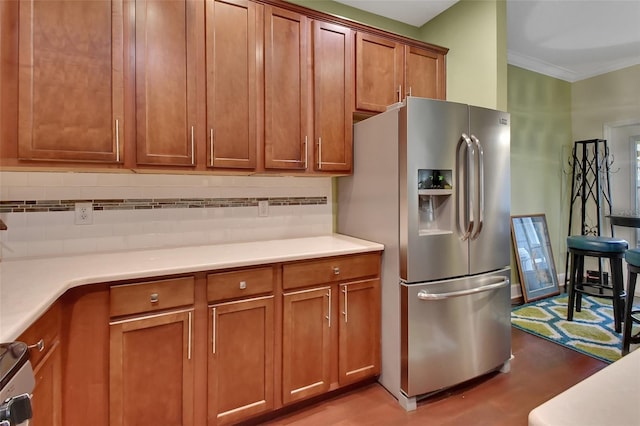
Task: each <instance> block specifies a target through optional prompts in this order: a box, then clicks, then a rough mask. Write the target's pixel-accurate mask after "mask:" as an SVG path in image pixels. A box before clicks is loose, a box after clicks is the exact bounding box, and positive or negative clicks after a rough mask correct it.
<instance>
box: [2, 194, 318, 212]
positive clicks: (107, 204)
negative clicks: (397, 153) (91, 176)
mask: <svg viewBox="0 0 640 426" xmlns="http://www.w3.org/2000/svg"><path fill="white" fill-rule="evenodd" d="M258 201H268V202H269V205H270V206H301V205H323V204H327V197H325V196H322V197H248V198H131V199H113V200H24V201H0V213H32V212H66V211H73V210H75V204H76V203H92V204H93V210H145V209H147V210H148V209H171V208H173V209H175V208H178V209H184V208H188V209H198V208H224V207H255V206H257V205H258Z"/></svg>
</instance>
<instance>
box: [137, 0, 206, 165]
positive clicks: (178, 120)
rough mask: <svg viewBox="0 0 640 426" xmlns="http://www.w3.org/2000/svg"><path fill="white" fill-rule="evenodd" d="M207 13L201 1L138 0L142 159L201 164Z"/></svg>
mask: <svg viewBox="0 0 640 426" xmlns="http://www.w3.org/2000/svg"><path fill="white" fill-rule="evenodd" d="M201 17H202V7H199V6H198V3H197V2H195V1H190V0H178V1H165V0H137V1H136V2H135V70H136V71H135V80H136V85H135V95H136V96H135V99H136V102H135V104H136V108H135V111H136V148H137V159H136V161H137V164H162V165H168V166H194V165H195V155H196V153H195V145H196V137H197V121H196V107H197V99H196V77H197V72H196V55H197V54H198V46H199V40H201V39H202V35H200V34H197V33H196V28H197V22H198V20H199V19H201Z"/></svg>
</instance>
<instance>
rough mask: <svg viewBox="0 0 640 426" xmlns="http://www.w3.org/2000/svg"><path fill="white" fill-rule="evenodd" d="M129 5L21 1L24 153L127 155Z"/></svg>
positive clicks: (118, 0)
mask: <svg viewBox="0 0 640 426" xmlns="http://www.w3.org/2000/svg"><path fill="white" fill-rule="evenodd" d="M122 8H123V2H122V0H113V1H112V0H96V1H89V2H85V1H70V0H68V1H41V0H25V1H21V2H20V3H19V37H18V40H19V50H18V52H19V53H18V60H19V74H18V79H19V91H18V92H19V95H18V104H19V105H18V159H20V160H62V161H85V162H86V161H88V162H102V163H119V162H121V160H122V153H123V152H124V151H123V146H124V138H123V135H124V133H123V128H124V120H123V118H124V74H123V59H124V41H123V9H122ZM3 31H4V29H3ZM3 143H4V141H3Z"/></svg>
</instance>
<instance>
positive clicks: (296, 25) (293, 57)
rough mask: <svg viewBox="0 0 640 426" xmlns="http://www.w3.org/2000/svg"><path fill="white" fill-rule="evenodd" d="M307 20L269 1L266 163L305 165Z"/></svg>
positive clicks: (275, 166)
mask: <svg viewBox="0 0 640 426" xmlns="http://www.w3.org/2000/svg"><path fill="white" fill-rule="evenodd" d="M308 49H309V20H308V19H307V17H306V16H304V15H301V14H299V13H295V12H291V11H289V10H285V9H281V8H277V7H273V6H265V44H264V93H265V108H264V127H265V128H264V137H265V139H264V167H265V168H267V169H298V170H305V169H306V168H307V156H306V153H308V149H309V148H308V146H309V143H311V141H310V138H312V137H313V136H312V135H311V133H310V129H309V122H308V117H307V111H308V107H309V102H310V97H309V87H308V85H307V84H308V83H307V82H308V78H309V76H308V74H309V71H308V67H307V62H308V60H309V58H308V55H309V51H308Z"/></svg>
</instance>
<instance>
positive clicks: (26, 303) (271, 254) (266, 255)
mask: <svg viewBox="0 0 640 426" xmlns="http://www.w3.org/2000/svg"><path fill="white" fill-rule="evenodd" d="M383 249H384V246H383V245H382V244H378V243H373V242H370V241H365V240H360V239H356V238H352V237H348V236H345V235H340V234H333V235H328V236H320V237H308V238H294V239H284V240H271V241H257V242H247V243H235V244H220V245H210V246H193V247H177V248H166V249H155V250H140V251H127V252H118V253H98V254H88V255H84V256H66V257H47V258H38V259H25V260H5V261H2V262H0V342H7V341H12V340H15V339H16V338H17V337H18V336H19V335H20V334H21V333H22V332H23V331H24V330H26V329H27V327H28V326H29V325H30V324H32V323H33V322H34V321H35V320H36V319H38V317H39V316H40V315H42V314H43V313H44V312H45V311H46V310H47V308H49V306H51V305H52V304H53V302H55V301H56V299H58V297H60V296H61V295H62V294H63V293H64V292H65V291H67V290H68V289H70V288H72V287H77V286H81V285H86V284H97V283H103V282H109V281H118V280H126V279H136V278H148V277H155V276H161V275H171V274H181V273H189V272H198V271H208V270H216V269H224V268H234V267H242V266H250V265H260V264H266V263H276V262H287V261H294V260H302V259H310V258H317V257H328V256H338V255H345V254H354V253H365V252H372V251H380V250H383Z"/></svg>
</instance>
